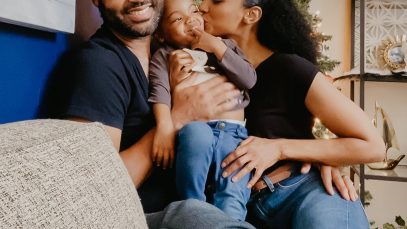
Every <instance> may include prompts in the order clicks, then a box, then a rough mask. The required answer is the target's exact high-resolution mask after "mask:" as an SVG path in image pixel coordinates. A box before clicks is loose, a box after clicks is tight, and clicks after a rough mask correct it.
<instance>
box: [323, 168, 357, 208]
mask: <svg viewBox="0 0 407 229" xmlns="http://www.w3.org/2000/svg"><path fill="white" fill-rule="evenodd" d="M320 170H321V178H322V182H323V183H324V186H325V189H326V191H327V192H328V193H329V194H330V195H333V194H334V189H333V187H332V183H333V184H335V187H336V188H337V189H338V190H339V193H340V194H341V196H342V198H344V199H345V200H352V201H356V199H357V198H358V195H357V194H356V189H355V187H354V186H353V182H352V181H351V180H350V178H349V177H348V176H347V175H341V171H340V169H339V168H337V167H331V166H328V165H322V166H321V169H320Z"/></svg>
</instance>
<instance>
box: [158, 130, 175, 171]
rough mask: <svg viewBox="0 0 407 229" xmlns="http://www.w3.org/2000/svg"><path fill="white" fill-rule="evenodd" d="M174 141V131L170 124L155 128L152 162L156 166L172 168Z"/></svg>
mask: <svg viewBox="0 0 407 229" xmlns="http://www.w3.org/2000/svg"><path fill="white" fill-rule="evenodd" d="M174 139H175V129H174V127H173V126H172V123H171V124H169V125H165V126H162V125H161V126H157V130H156V133H155V136H154V142H153V162H155V163H156V165H157V166H161V165H162V167H163V169H166V168H169V167H170V168H172V165H173V163H174V157H175V156H174Z"/></svg>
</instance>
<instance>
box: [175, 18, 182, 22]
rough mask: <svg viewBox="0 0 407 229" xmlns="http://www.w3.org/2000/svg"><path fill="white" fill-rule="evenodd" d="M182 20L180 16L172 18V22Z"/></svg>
mask: <svg viewBox="0 0 407 229" xmlns="http://www.w3.org/2000/svg"><path fill="white" fill-rule="evenodd" d="M178 21H182V17H177V18H175V19H174V22H178Z"/></svg>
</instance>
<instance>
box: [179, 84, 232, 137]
mask: <svg viewBox="0 0 407 229" xmlns="http://www.w3.org/2000/svg"><path fill="white" fill-rule="evenodd" d="M191 80H193V78H191V77H189V78H187V79H185V80H184V81H182V82H181V83H180V84H178V85H177V86H176V87H175V88H174V91H173V93H172V110H171V116H172V120H173V123H174V127H175V129H176V130H179V129H181V128H182V126H183V125H184V124H185V123H188V122H191V121H197V120H201V121H207V120H209V119H212V118H214V117H216V116H217V115H218V114H220V113H223V112H225V111H230V110H232V109H233V108H234V107H235V106H236V104H237V100H236V99H235V98H236V97H238V96H239V95H240V91H239V90H238V89H236V87H235V86H234V85H233V84H232V83H230V82H227V80H226V78H225V77H215V78H213V79H210V80H208V81H205V82H203V83H200V84H198V85H195V86H188V85H189V84H190V83H191V82H190V81H191Z"/></svg>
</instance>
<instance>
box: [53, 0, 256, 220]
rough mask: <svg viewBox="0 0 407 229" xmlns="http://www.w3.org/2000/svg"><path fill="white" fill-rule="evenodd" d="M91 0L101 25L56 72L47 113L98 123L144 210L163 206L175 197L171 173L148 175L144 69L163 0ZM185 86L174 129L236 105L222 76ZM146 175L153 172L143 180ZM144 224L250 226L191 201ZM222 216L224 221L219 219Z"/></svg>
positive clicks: (149, 124)
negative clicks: (124, 166) (128, 176)
mask: <svg viewBox="0 0 407 229" xmlns="http://www.w3.org/2000/svg"><path fill="white" fill-rule="evenodd" d="M93 3H94V4H95V5H96V6H97V7H98V8H99V10H100V13H101V16H102V18H103V21H104V24H103V25H102V27H101V28H100V29H99V30H98V31H97V32H96V33H95V34H94V35H93V36H92V38H91V39H90V40H89V41H88V42H86V43H85V44H83V45H82V46H81V47H80V48H79V49H78V50H75V51H74V52H73V53H71V55H70V56H68V59H66V60H65V61H66V62H64V63H63V65H61V66H60V68H59V71H57V72H56V74H54V75H55V76H57V77H58V79H56V80H57V81H58V82H57V85H56V87H55V88H53V89H51V90H54V92H56V94H55V93H54V95H52V92H51V94H49V96H50V95H51V96H52V98H51V100H52V99H55V101H53V102H52V101H51V103H50V104H48V106H50V108H51V110H50V112H51V117H63V118H68V119H71V120H75V121H80V122H94V121H97V122H101V123H103V124H104V125H105V129H106V131H107V133H108V134H109V135H110V138H111V140H112V142H113V145H114V146H115V147H116V149H117V150H118V151H119V152H120V156H121V158H122V159H123V162H124V164H125V165H126V167H127V169H128V172H129V174H130V176H131V178H132V180H133V182H134V184H135V186H136V187H138V188H139V194H140V197H141V199H142V203H143V207H144V209H145V211H146V212H153V211H157V210H161V209H162V208H163V207H165V205H167V204H168V203H169V202H170V201H173V197H174V192H173V191H171V190H172V189H171V186H173V182H172V177H171V173H169V172H166V171H163V170H159V169H154V171H153V172H151V171H152V160H151V157H150V152H151V147H152V139H153V134H154V131H153V130H152V128H153V126H154V120H153V116H152V112H151V110H150V106H149V104H148V102H147V98H148V79H147V76H148V74H147V73H148V65H149V57H150V46H151V34H152V33H153V32H154V31H155V29H156V28H157V26H158V23H159V20H160V16H161V13H162V10H163V0H93ZM179 56H182V53H174V57H179ZM188 64H191V63H189V62H185V63H183V64H182V66H177V65H175V67H173V68H172V71H171V72H172V75H179V74H187V73H186V72H188V71H185V69H186V68H185V67H186V66H187V65H188ZM191 77H192V78H193V76H191ZM189 81H192V79H191V80H189ZM188 84H189V82H188V80H186V81H185V82H182V83H181V84H179V85H178V86H177V87H175V89H174V105H173V110H172V117H173V120H174V123H175V124H176V125H177V126H178V127H180V126H182V125H183V124H184V123H186V122H189V121H191V120H195V119H207V118H209V117H210V116H212V115H211V114H214V113H217V111H218V112H223V111H225V110H229V109H230V108H232V107H233V106H234V104H233V100H232V98H234V97H236V96H237V95H238V94H239V91H238V90H236V89H235V88H234V87H233V85H231V84H230V83H227V82H225V79H221V78H218V79H214V80H211V81H209V82H207V83H205V84H201V85H198V86H193V87H187V85H188ZM58 85H59V86H58ZM53 86H55V85H53ZM208 91H210V93H208ZM225 91H226V92H227V93H225ZM224 101H229V102H226V103H224ZM191 104H192V105H191ZM150 173H152V175H151V177H150V178H149V179H148V180H147V181H146V182H145V184H143V182H144V181H145V180H146V178H147V177H148V176H149V174H150ZM142 184H143V185H142ZM174 190H175V189H174ZM201 213H202V214H201ZM147 221H148V222H149V226H150V227H153V228H154V227H177V225H178V227H192V226H193V227H198V228H216V227H222V228H225V227H242V228H250V225H246V224H243V223H240V222H237V221H234V220H231V219H230V218H228V217H227V216H226V215H224V214H223V213H222V212H221V211H219V210H218V209H216V208H214V207H212V206H210V205H207V204H206V203H202V202H197V201H184V202H178V203H175V204H172V205H170V206H169V207H168V208H167V209H166V210H165V211H163V212H159V213H155V214H151V215H148V217H147ZM220 221H223V222H224V224H219V222H220ZM160 224H161V225H160ZM192 224H193V225H192Z"/></svg>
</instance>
